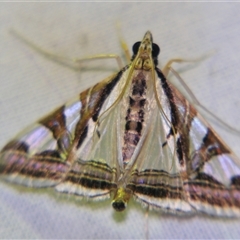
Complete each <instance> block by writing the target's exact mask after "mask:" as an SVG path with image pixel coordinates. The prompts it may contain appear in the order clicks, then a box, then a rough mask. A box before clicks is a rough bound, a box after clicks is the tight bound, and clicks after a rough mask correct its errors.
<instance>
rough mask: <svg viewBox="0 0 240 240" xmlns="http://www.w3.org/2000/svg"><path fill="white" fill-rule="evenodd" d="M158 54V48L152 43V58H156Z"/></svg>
mask: <svg viewBox="0 0 240 240" xmlns="http://www.w3.org/2000/svg"><path fill="white" fill-rule="evenodd" d="M159 53H160V48H159V46H158V45H157V44H155V43H153V44H152V56H153V58H156V57H157V56H158V55H159Z"/></svg>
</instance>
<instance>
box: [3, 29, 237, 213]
mask: <svg viewBox="0 0 240 240" xmlns="http://www.w3.org/2000/svg"><path fill="white" fill-rule="evenodd" d="M159 53H160V49H159V47H158V45H157V44H155V43H153V39H152V35H151V33H150V32H147V33H146V34H145V35H144V37H143V40H142V41H141V42H136V43H135V44H134V45H133V55H132V59H131V62H130V63H129V64H128V65H127V66H125V67H124V68H122V69H121V70H120V71H119V72H118V73H115V74H113V75H112V76H110V77H108V78H106V79H105V80H103V81H101V82H99V83H98V84H96V85H95V86H93V87H91V88H89V89H87V90H85V91H83V92H81V93H80V94H79V96H78V97H77V98H76V99H75V100H73V101H70V102H68V103H66V104H65V105H62V106H61V107H59V108H58V109H56V110H55V111H53V112H52V113H51V114H49V115H48V116H46V117H44V118H42V119H41V120H39V121H38V122H37V123H35V124H33V125H32V126H30V127H29V128H27V129H26V130H24V131H23V132H22V133H20V134H19V135H18V136H16V138H14V139H13V140H12V141H10V142H9V143H8V144H6V146H5V147H4V148H3V149H2V150H1V153H0V176H1V178H2V179H4V180H6V181H10V182H13V183H16V184H22V185H25V186H28V187H35V188H43V187H45V188H46V187H52V188H55V189H56V190H57V191H59V192H62V193H67V194H74V195H78V196H80V197H85V198H89V199H95V200H102V199H106V198H110V197H111V196H112V206H113V208H114V209H115V210H116V211H123V210H124V209H125V208H126V207H127V203H128V202H129V200H130V198H131V197H133V198H134V199H136V200H137V201H138V202H140V203H141V204H142V205H143V206H148V207H149V208H151V209H156V210H160V211H163V212H170V213H186V214H191V213H195V212H201V213H206V214H210V215H213V216H225V217H239V216H240V161H239V159H238V158H237V157H236V156H235V155H234V154H233V153H232V151H231V150H230V148H229V147H228V146H226V144H225V143H224V142H223V141H222V140H221V139H220V138H219V136H218V135H217V134H216V133H215V132H214V130H213V129H212V128H211V127H210V125H209V124H208V123H207V122H206V121H205V120H204V119H203V117H202V116H201V115H200V114H199V113H198V112H197V110H196V109H195V107H194V106H193V105H192V104H191V103H190V102H188V101H187V100H186V98H185V97H184V96H183V95H182V94H181V93H180V92H179V91H178V90H177V89H176V87H174V86H173V85H172V84H171V83H170V82H169V81H167V79H166V77H165V76H164V74H163V72H162V71H161V70H160V69H159V68H158V66H157V65H158V55H159Z"/></svg>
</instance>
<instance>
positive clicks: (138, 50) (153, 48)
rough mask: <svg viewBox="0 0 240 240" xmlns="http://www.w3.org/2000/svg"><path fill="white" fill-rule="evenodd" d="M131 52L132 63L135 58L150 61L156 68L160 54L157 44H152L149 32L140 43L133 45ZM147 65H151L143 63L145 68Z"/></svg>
mask: <svg viewBox="0 0 240 240" xmlns="http://www.w3.org/2000/svg"><path fill="white" fill-rule="evenodd" d="M132 50H133V56H132V61H134V60H135V59H136V58H139V59H140V60H143V61H147V60H148V59H152V60H153V63H154V65H155V66H157V64H158V59H157V58H158V55H159V53H160V48H159V46H158V45H157V44H155V43H153V38H152V34H151V32H149V31H147V32H146V33H145V35H144V37H143V40H142V41H141V42H136V43H134V45H133V47H132ZM149 64H151V63H148V62H145V65H146V67H147V65H149ZM142 66H143V65H142Z"/></svg>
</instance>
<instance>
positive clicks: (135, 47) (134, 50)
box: [132, 42, 141, 55]
mask: <svg viewBox="0 0 240 240" xmlns="http://www.w3.org/2000/svg"><path fill="white" fill-rule="evenodd" d="M140 44H141V42H136V43H134V44H133V47H132V51H133V54H134V55H136V54H137V53H138V49H139V47H140Z"/></svg>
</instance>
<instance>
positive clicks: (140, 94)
mask: <svg viewBox="0 0 240 240" xmlns="http://www.w3.org/2000/svg"><path fill="white" fill-rule="evenodd" d="M146 89H147V85H146V77H145V75H144V74H143V71H139V73H138V74H137V75H136V76H135V77H134V78H133V80H132V85H131V88H130V94H129V101H128V109H127V112H126V118H125V121H126V123H125V133H124V138H123V148H122V153H123V162H124V164H125V165H126V164H127V163H128V162H129V160H130V159H131V157H132V155H133V152H134V150H135V148H136V146H137V144H138V142H139V140H140V138H141V133H142V129H143V127H144V115H145V109H144V107H145V104H146V101H147V100H146Z"/></svg>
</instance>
